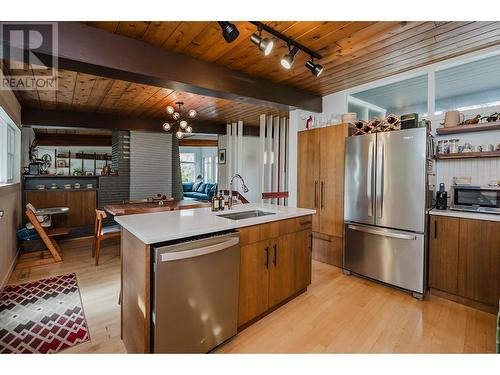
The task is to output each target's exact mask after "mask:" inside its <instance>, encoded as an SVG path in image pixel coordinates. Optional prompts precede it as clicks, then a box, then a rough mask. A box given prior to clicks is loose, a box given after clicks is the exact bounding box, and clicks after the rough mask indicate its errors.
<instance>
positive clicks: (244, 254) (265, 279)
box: [238, 241, 271, 326]
mask: <svg viewBox="0 0 500 375" xmlns="http://www.w3.org/2000/svg"><path fill="white" fill-rule="evenodd" d="M269 247H270V246H269V242H268V241H260V242H255V243H252V244H249V245H246V246H242V247H241V257H240V295H239V308H238V326H241V325H242V324H244V323H246V322H248V321H249V320H251V319H253V318H255V317H257V316H258V315H260V314H262V313H263V312H264V311H266V310H267V309H268V306H269V266H270V265H269V261H270V256H271V255H270V248H269Z"/></svg>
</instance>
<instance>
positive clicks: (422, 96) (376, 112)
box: [348, 74, 427, 121]
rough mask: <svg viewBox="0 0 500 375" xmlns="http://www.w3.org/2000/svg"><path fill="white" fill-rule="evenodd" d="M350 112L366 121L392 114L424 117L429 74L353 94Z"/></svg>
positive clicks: (349, 105)
mask: <svg viewBox="0 0 500 375" xmlns="http://www.w3.org/2000/svg"><path fill="white" fill-rule="evenodd" d="M348 111H349V112H356V113H357V114H358V119H362V120H366V121H369V120H371V119H372V118H374V117H377V118H382V117H384V116H386V115H388V114H391V113H394V114H396V115H398V116H400V115H404V114H405V113H418V114H419V115H420V116H422V115H423V114H425V113H426V112H427V74H423V75H419V76H417V77H413V78H409V79H405V80H402V81H398V82H393V83H390V84H387V85H383V86H379V87H376V88H373V89H369V90H364V91H359V92H357V93H354V94H351V96H350V97H349V99H348Z"/></svg>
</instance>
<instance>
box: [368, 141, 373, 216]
mask: <svg viewBox="0 0 500 375" xmlns="http://www.w3.org/2000/svg"><path fill="white" fill-rule="evenodd" d="M373 152H374V145H373V142H370V145H369V146H368V168H367V172H366V174H367V176H366V195H367V196H368V202H369V204H368V216H373V197H372V191H373V186H372V183H373Z"/></svg>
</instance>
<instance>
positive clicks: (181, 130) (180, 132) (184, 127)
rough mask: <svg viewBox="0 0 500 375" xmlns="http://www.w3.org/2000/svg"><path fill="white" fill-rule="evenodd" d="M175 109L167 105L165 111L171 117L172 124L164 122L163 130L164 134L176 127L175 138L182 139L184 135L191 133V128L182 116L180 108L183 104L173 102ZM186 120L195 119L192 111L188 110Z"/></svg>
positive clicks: (194, 113)
mask: <svg viewBox="0 0 500 375" xmlns="http://www.w3.org/2000/svg"><path fill="white" fill-rule="evenodd" d="M175 105H176V107H177V108H175V107H173V106H171V105H169V106H168V107H167V108H166V111H167V113H168V114H169V115H171V116H172V120H173V121H172V122H168V121H167V122H165V123H164V124H163V130H165V131H166V132H168V131H170V130H173V128H174V126H176V125H178V128H177V131H176V132H175V136H176V137H177V138H178V139H182V138H183V137H184V135H185V134H189V133H192V132H193V128H192V127H191V125H189V123H188V122H187V121H186V118H185V117H184V116H183V114H182V106H183V105H184V102H175ZM187 115H188V118H190V119H193V118H195V117H196V115H197V113H196V111H195V110H194V109H190V110H189V111H188V113H187Z"/></svg>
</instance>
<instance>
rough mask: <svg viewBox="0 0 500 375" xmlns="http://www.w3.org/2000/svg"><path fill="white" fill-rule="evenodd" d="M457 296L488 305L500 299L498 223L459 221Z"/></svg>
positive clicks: (493, 304)
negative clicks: (458, 294)
mask: <svg viewBox="0 0 500 375" xmlns="http://www.w3.org/2000/svg"><path fill="white" fill-rule="evenodd" d="M459 259H460V262H459V275H460V276H459V278H458V283H459V284H458V288H459V293H460V295H462V296H464V297H466V298H469V299H471V300H474V301H478V302H481V303H484V304H486V305H490V306H498V299H499V298H500V222H493V221H485V220H469V219H460V257H459Z"/></svg>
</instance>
